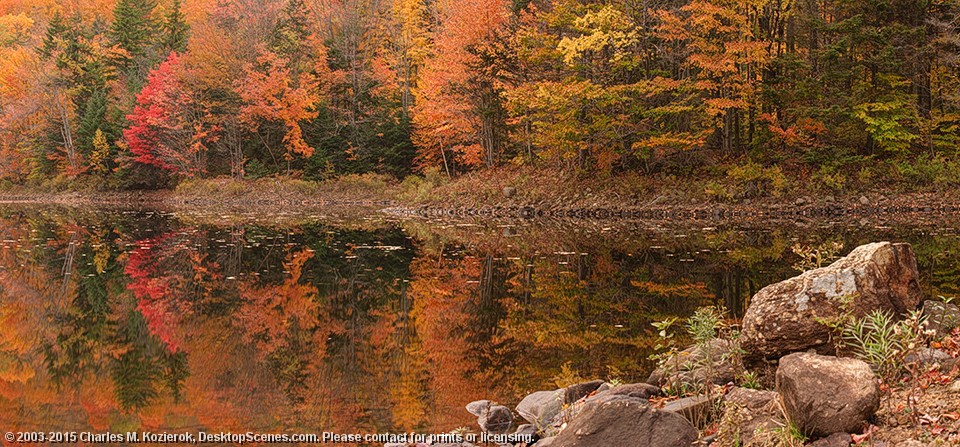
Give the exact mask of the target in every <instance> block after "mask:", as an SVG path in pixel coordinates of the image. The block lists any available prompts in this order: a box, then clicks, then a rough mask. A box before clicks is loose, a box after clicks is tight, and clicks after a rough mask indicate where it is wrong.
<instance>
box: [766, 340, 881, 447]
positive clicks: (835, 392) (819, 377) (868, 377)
mask: <svg viewBox="0 0 960 447" xmlns="http://www.w3.org/2000/svg"><path fill="white" fill-rule="evenodd" d="M776 380H777V392H778V393H780V398H781V399H782V400H783V409H784V411H785V412H786V414H787V418H788V419H789V420H790V421H792V422H793V423H794V424H796V426H797V427H798V428H799V429H800V430H802V431H803V432H804V433H805V434H807V435H809V436H814V437H824V436H829V435H831V434H833V433H840V432H845V433H860V432H861V431H862V430H863V428H864V427H865V426H866V424H867V420H868V419H869V418H871V417H872V416H873V415H874V413H876V412H877V409H878V408H879V407H880V385H879V383H878V381H877V377H876V376H875V375H874V373H873V371H872V370H871V369H870V365H868V364H867V363H866V362H863V361H861V360H857V359H852V358H837V357H831V356H824V355H818V354H814V353H808V352H798V353H795V354H790V355H788V356H786V357H784V358H782V359H780V366H779V367H778V368H777V374H776Z"/></svg>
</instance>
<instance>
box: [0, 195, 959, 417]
mask: <svg viewBox="0 0 960 447" xmlns="http://www.w3.org/2000/svg"><path fill="white" fill-rule="evenodd" d="M277 222H282V223H277ZM957 222H960V221H957ZM605 225H606V224H604V223H599V222H537V221H531V222H523V221H516V222H483V221H426V220H418V219H396V218H391V217H390V216H388V215H385V214H383V213H380V212H377V211H376V210H370V211H365V212H352V213H350V214H349V217H343V216H342V215H338V214H336V213H331V214H330V215H315V216H292V217H291V216H280V215H270V214H267V215H264V216H259V217H254V216H251V215H242V214H239V215H234V214H223V215H219V214H215V213H211V214H197V213H194V214H191V213H177V212H160V211H144V210H138V211H125V210H98V211H80V210H72V209H50V208H10V207H7V208H0V427H2V428H4V429H6V430H18V431H19V430H44V431H49V430H74V431H81V430H91V431H105V430H111V431H115V432H125V431H134V430H137V431H140V430H169V431H176V430H206V431H231V430H232V431H241V432H244V431H248V430H269V431H285V432H300V431H306V432H320V431H340V432H370V433H376V432H387V431H410V430H421V431H429V432H440V431H447V430H452V429H455V428H457V427H461V426H466V427H471V428H472V429H475V418H474V417H472V416H471V415H470V414H469V413H467V412H466V411H465V410H464V409H463V406H464V404H466V403H468V402H470V401H472V400H476V399H493V400H496V401H499V402H501V403H505V404H507V405H510V406H513V405H515V404H516V402H517V401H518V400H519V399H520V398H521V397H522V396H524V395H525V394H527V393H529V392H532V391H535V390H539V389H549V388H553V387H554V386H555V383H558V382H566V381H570V380H575V379H576V378H578V377H581V378H585V379H593V378H602V379H612V378H617V379H620V380H622V381H624V382H631V381H639V380H643V379H644V378H645V377H646V375H647V374H648V373H649V371H650V369H651V361H650V360H648V355H649V354H650V353H651V352H653V349H654V346H655V345H656V342H657V339H656V338H657V336H656V331H655V330H654V328H653V327H652V326H651V324H650V323H651V322H654V321H659V320H663V319H665V318H667V317H670V316H680V317H683V316H685V315H688V314H690V313H691V312H692V311H693V310H694V309H696V308H697V307H698V306H703V305H719V306H724V307H725V308H727V309H728V310H729V311H730V312H731V314H733V315H734V316H737V315H741V314H742V312H743V309H744V306H745V303H746V302H747V300H749V297H750V296H751V295H752V294H753V293H754V292H755V291H756V290H758V289H759V288H761V287H763V286H764V285H767V284H769V283H772V282H776V281H779V280H782V279H785V278H788V277H790V276H793V275H795V274H796V273H797V270H796V269H795V267H794V264H795V263H797V262H798V260H799V256H797V255H796V254H795V253H794V251H793V249H792V247H793V246H794V244H798V243H799V244H805V245H817V244H822V243H829V242H839V243H842V245H843V249H842V252H841V253H846V252H849V251H850V250H852V249H853V248H854V247H855V246H857V245H859V244H861V243H866V242H871V241H878V240H894V241H905V242H911V243H913V244H914V250H915V252H916V254H917V258H918V262H919V266H920V270H921V283H922V286H923V288H924V290H925V292H926V293H928V294H930V295H947V296H953V295H955V294H957V293H958V287H957V285H958V284H960V233H958V231H957V229H956V228H955V227H951V226H950V225H949V224H944V223H943V222H937V223H928V224H925V223H920V222H909V223H906V224H905V223H902V222H898V223H895V224H891V223H882V222H869V221H862V222H858V223H855V224H844V223H823V222H806V223H791V222H776V223H766V224H764V223H752V224H737V223H733V222H727V223H719V224H718V223H711V224H710V225H709V226H708V225H706V224H697V223H688V224H679V223H678V224H672V225H664V224H662V223H661V224H652V223H642V222H619V223H613V224H609V225H610V226H605Z"/></svg>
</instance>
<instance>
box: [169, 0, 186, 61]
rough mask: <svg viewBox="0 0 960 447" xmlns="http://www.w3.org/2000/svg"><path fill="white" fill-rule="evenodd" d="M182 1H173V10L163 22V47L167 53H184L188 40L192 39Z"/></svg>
mask: <svg viewBox="0 0 960 447" xmlns="http://www.w3.org/2000/svg"><path fill="white" fill-rule="evenodd" d="M180 3H181V2H180V0H174V1H173V8H172V9H171V10H170V13H169V14H167V16H166V18H165V20H164V22H163V46H164V50H166V51H165V52H170V51H176V52H177V53H182V52H184V51H185V50H186V49H187V39H189V38H190V25H188V24H187V21H186V16H185V15H184V14H183V11H182V10H181V4H180Z"/></svg>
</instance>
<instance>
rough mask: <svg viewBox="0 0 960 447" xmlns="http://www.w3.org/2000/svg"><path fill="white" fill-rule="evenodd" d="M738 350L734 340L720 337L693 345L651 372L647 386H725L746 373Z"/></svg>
mask: <svg viewBox="0 0 960 447" xmlns="http://www.w3.org/2000/svg"><path fill="white" fill-rule="evenodd" d="M734 349H737V346H736V344H735V343H733V342H731V341H730V340H725V339H720V338H716V339H713V340H710V341H708V342H707V343H705V344H703V345H695V346H691V347H689V348H687V349H684V350H683V351H680V352H679V353H677V355H675V356H673V357H672V358H670V359H668V360H667V361H666V362H665V363H664V364H663V365H661V366H660V367H658V368H657V369H655V370H654V371H653V372H652V373H650V377H648V378H647V383H649V384H651V385H657V386H673V387H676V386H697V385H702V384H704V383H706V382H710V383H714V384H717V385H724V384H726V383H728V382H732V381H733V380H734V379H735V378H736V377H737V375H738V374H740V373H741V372H742V371H743V365H742V364H741V363H740V362H739V361H738V360H739V356H735V355H732V354H733V351H734Z"/></svg>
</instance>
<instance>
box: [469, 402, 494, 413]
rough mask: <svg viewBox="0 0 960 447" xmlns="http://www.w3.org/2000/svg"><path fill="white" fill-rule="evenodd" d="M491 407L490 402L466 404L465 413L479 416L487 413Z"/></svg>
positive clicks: (491, 403)
mask: <svg viewBox="0 0 960 447" xmlns="http://www.w3.org/2000/svg"><path fill="white" fill-rule="evenodd" d="M492 405H493V402H492V401H489V400H475V401H473V402H470V403H469V404H467V411H469V412H470V414H472V415H474V416H480V415H482V414H483V413H485V412H486V411H487V409H489V408H490V407H491V406H492Z"/></svg>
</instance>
